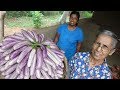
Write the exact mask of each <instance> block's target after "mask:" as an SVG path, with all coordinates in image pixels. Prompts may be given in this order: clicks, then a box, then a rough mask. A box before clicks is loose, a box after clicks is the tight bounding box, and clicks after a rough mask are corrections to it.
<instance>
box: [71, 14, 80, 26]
mask: <svg viewBox="0 0 120 90" xmlns="http://www.w3.org/2000/svg"><path fill="white" fill-rule="evenodd" d="M77 22H78V17H77V15H76V14H72V15H71V16H70V18H69V25H71V26H76V25H77Z"/></svg>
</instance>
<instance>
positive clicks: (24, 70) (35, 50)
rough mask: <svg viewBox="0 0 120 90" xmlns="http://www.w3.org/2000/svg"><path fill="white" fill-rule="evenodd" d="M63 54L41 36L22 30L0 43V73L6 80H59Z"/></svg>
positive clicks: (61, 76)
mask: <svg viewBox="0 0 120 90" xmlns="http://www.w3.org/2000/svg"><path fill="white" fill-rule="evenodd" d="M64 59H65V55H64V52H62V51H61V50H59V48H58V47H57V46H56V44H55V43H54V42H53V41H52V40H48V39H46V38H45V36H44V34H37V33H35V32H34V31H26V30H22V31H21V32H20V33H15V34H13V35H10V36H7V37H5V38H4V39H3V41H2V42H1V43H0V72H1V74H2V76H4V78H5V79H61V78H63V73H64V70H63V69H64V67H65V65H64Z"/></svg>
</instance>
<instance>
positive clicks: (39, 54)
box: [36, 48, 43, 69]
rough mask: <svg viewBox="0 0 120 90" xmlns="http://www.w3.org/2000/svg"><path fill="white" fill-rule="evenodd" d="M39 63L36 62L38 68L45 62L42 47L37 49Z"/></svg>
mask: <svg viewBox="0 0 120 90" xmlns="http://www.w3.org/2000/svg"><path fill="white" fill-rule="evenodd" d="M36 56H37V58H36V59H37V64H36V68H37V69H40V68H41V67H42V63H43V53H42V50H41V49H40V48H38V49H37V55H36Z"/></svg>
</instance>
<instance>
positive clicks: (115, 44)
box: [97, 30, 119, 48]
mask: <svg viewBox="0 0 120 90" xmlns="http://www.w3.org/2000/svg"><path fill="white" fill-rule="evenodd" d="M101 34H105V35H108V36H110V37H111V38H112V40H113V42H112V46H113V48H116V46H117V43H118V41H119V39H118V37H117V35H116V34H115V33H113V32H112V31H109V30H103V31H102V32H100V33H99V34H98V35H97V36H99V35H101Z"/></svg>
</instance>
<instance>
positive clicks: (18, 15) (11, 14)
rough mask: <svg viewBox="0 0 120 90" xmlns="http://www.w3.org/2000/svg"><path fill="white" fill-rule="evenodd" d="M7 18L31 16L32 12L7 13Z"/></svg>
mask: <svg viewBox="0 0 120 90" xmlns="http://www.w3.org/2000/svg"><path fill="white" fill-rule="evenodd" d="M6 16H7V18H12V17H22V16H30V11H7V12H6Z"/></svg>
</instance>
